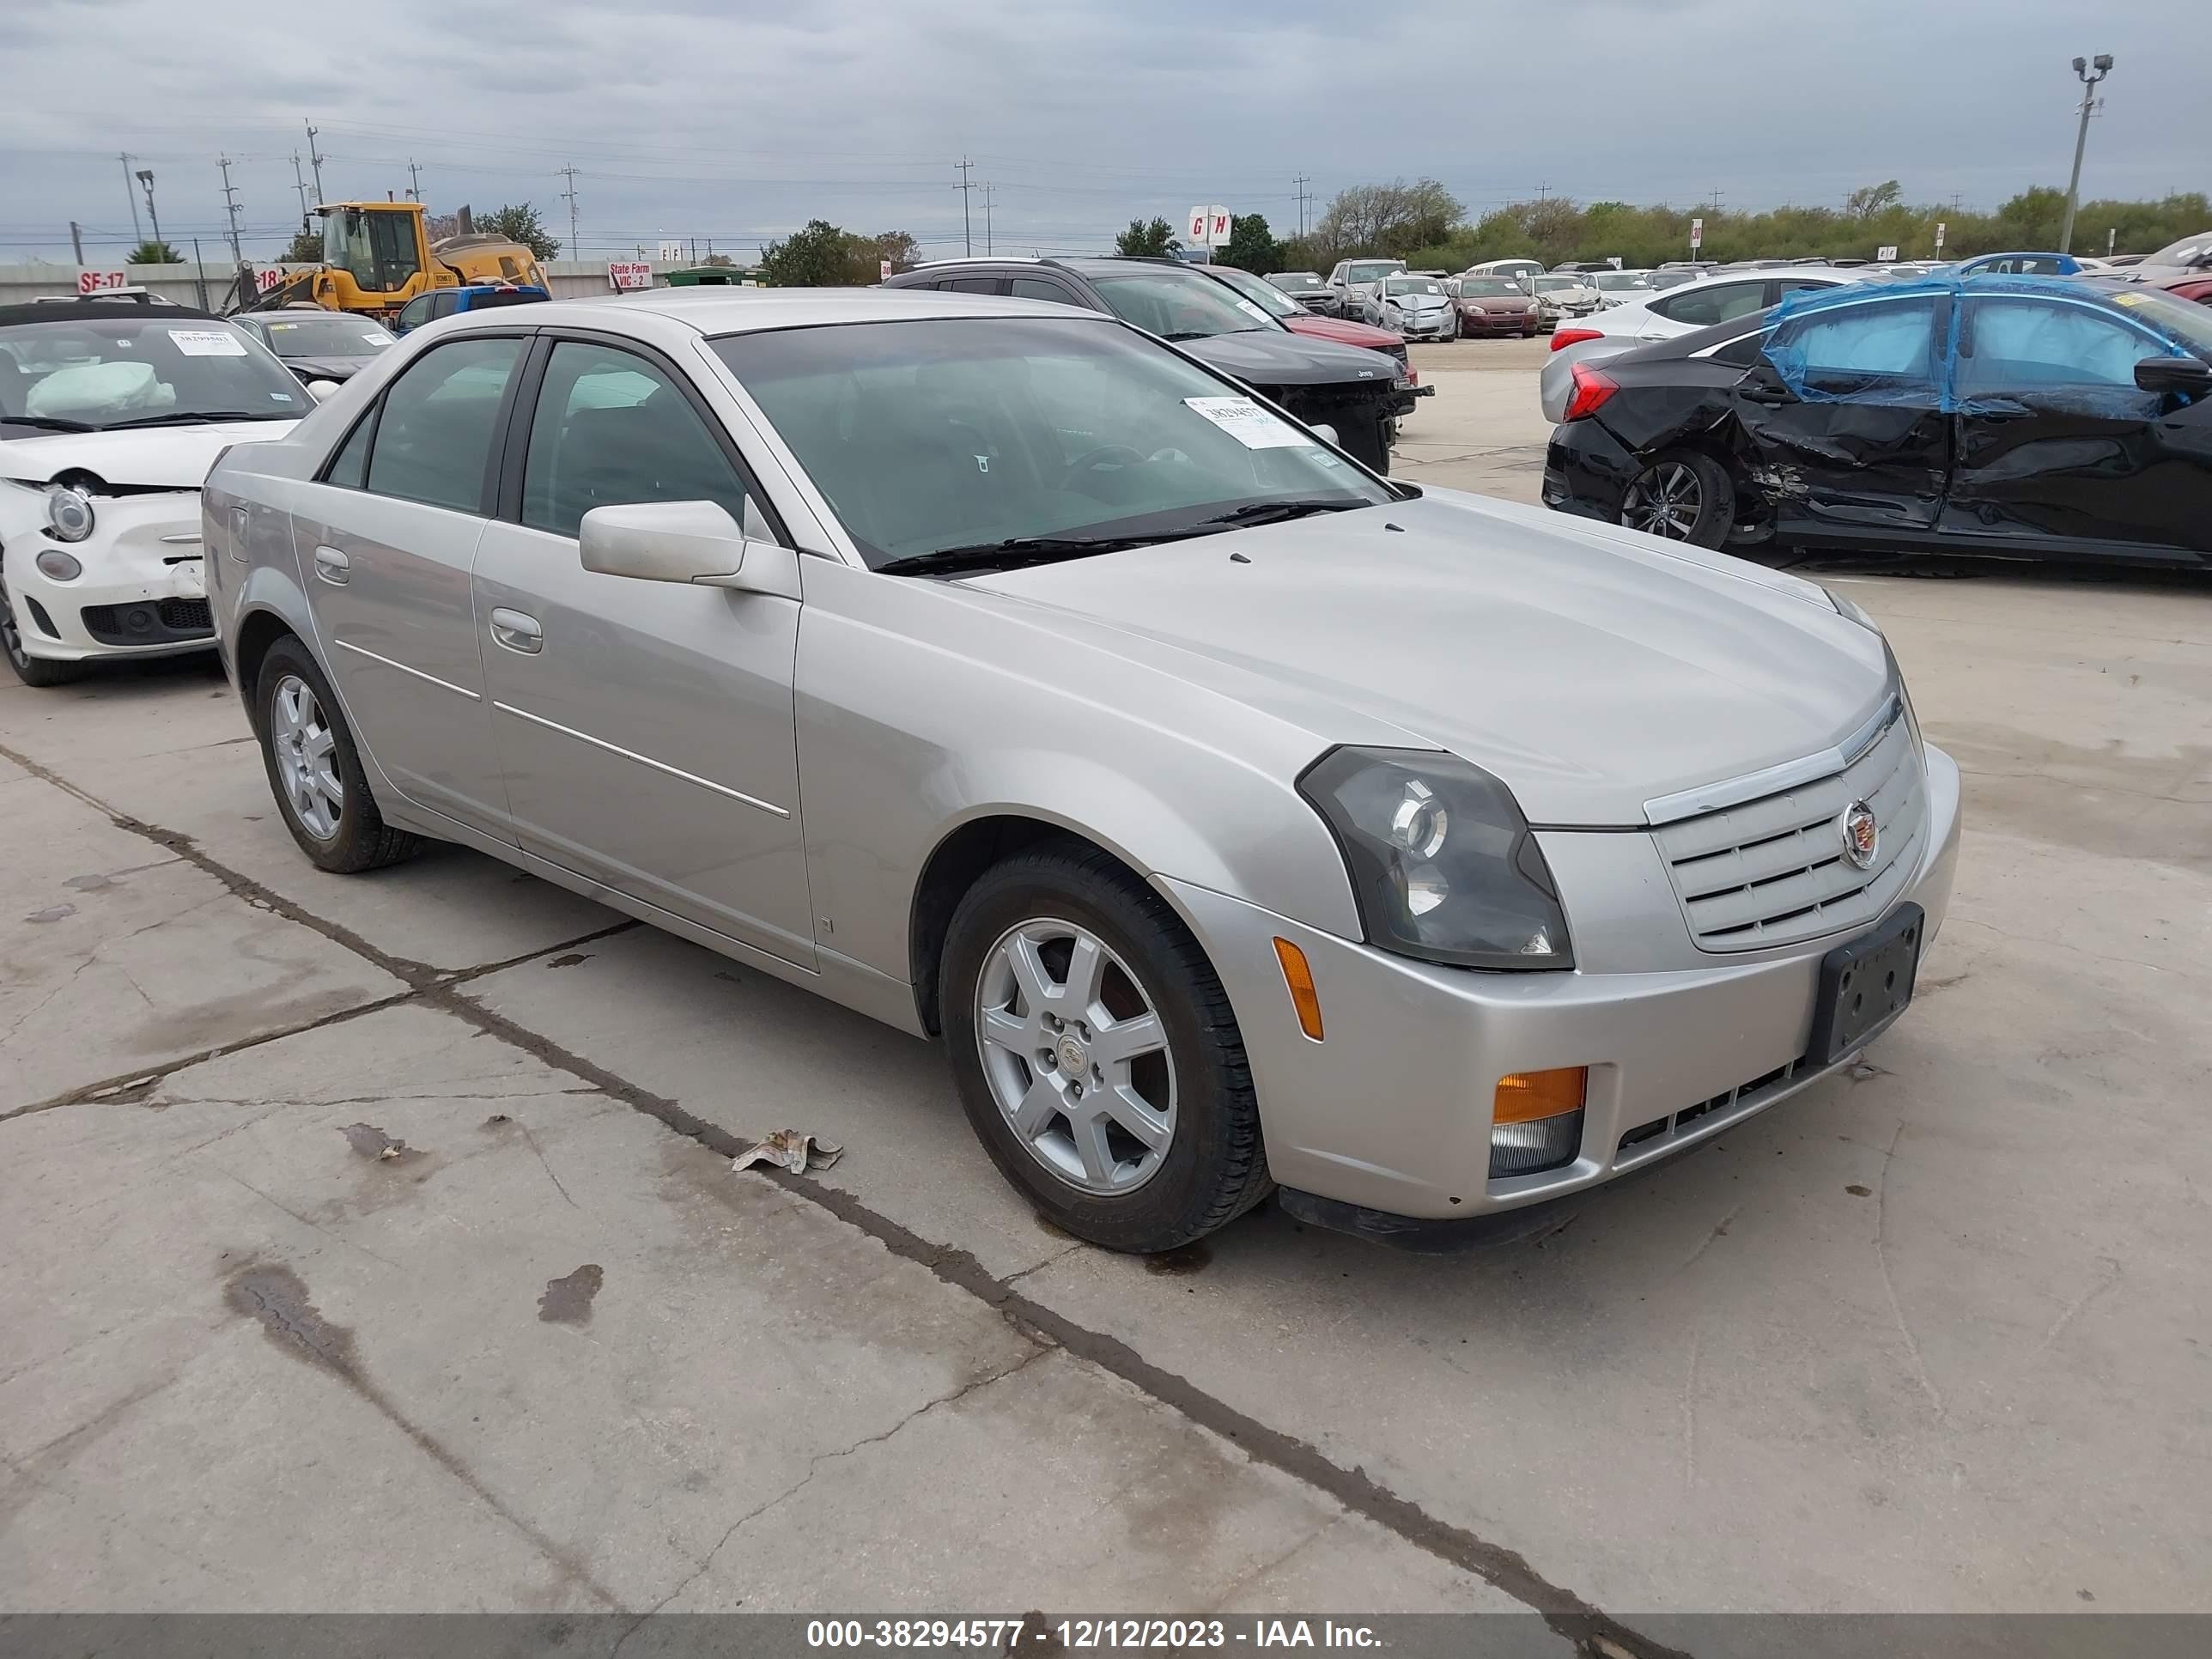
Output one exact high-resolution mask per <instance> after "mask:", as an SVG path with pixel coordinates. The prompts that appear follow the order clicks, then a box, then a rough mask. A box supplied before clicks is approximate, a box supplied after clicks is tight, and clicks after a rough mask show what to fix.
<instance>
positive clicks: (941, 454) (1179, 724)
mask: <svg viewBox="0 0 2212 1659" xmlns="http://www.w3.org/2000/svg"><path fill="white" fill-rule="evenodd" d="M1330 438H1331V435H1330V434H1329V433H1328V431H1327V430H1326V428H1316V429H1309V428H1304V427H1302V426H1299V425H1297V424H1296V423H1295V422H1292V421H1291V420H1290V419H1289V418H1288V417H1286V416H1284V415H1283V414H1282V413H1280V412H1279V410H1276V409H1274V408H1273V407H1272V406H1270V405H1269V404H1266V403H1265V402H1264V401H1262V400H1261V399H1259V398H1255V397H1254V396H1253V395H1252V394H1251V392H1249V390H1248V389H1247V388H1245V387H1243V386H1241V385H1240V384H1238V383H1237V382H1234V381H1231V380H1225V379H1223V378H1222V377H1220V376H1219V375H1218V374H1215V373H1214V372H1212V370H1210V369H1208V368H1205V367H1203V366H1202V365H1200V364H1199V363H1197V362H1194V361H1193V360H1192V359H1191V358H1189V357H1188V356H1184V355H1182V353H1180V352H1178V351H1177V350H1176V349H1174V348H1173V347H1172V346H1171V345H1170V344H1167V343H1163V342H1161V341H1159V340H1157V339H1155V338H1153V337H1151V336H1149V335H1146V334H1143V333H1140V332H1139V331H1135V330H1133V329H1131V328H1129V327H1128V326H1127V325H1123V324H1121V323H1120V322H1118V321H1116V320H1115V319H1112V318H1110V317H1106V316H1103V315H1098V314H1095V313H1089V312H1075V311H1072V310H1068V309H1065V308H1062V307H1054V306H1051V305H1048V304H1043V303H1033V302H1030V301H1019V300H995V299H989V298H983V297H978V296H969V295H946V294H933V293H927V292H918V291H915V290H912V289H908V290H901V291H896V292H890V291H884V290H872V291H852V290H848V291H820V290H817V291H794V292H753V291H748V292H744V293H739V294H735V295H732V293H731V292H730V291H729V290H726V289H708V290H695V291H687V292H678V293H670V292H666V291H663V292H659V293H653V294H650V295H634V296H628V297H624V298H623V299H621V300H619V301H604V302H601V301H585V302H562V303H556V304H551V305H544V306H536V307H530V308H528V309H527V310H508V311H494V312H489V313H476V314H473V315H465V316H461V317H456V318H453V319H450V320H448V321H445V322H441V323H437V324H434V325H431V326H429V327H427V328H423V329H421V330H418V331H416V332H415V333H413V334H411V335H410V336H409V337H408V338H407V339H406V341H405V342H404V343H402V344H401V345H400V346H398V347H397V348H395V349H392V350H391V351H389V352H386V353H385V354H384V355H383V356H380V358H378V359H377V360H376V362H374V364H373V365H372V366H371V367H369V368H367V369H365V370H364V371H363V372H362V373H361V374H358V375H356V377H355V378H354V379H353V380H351V381H350V382H349V384H348V385H347V386H345V387H344V389H343V390H342V391H340V392H337V393H336V394H335V395H333V396H332V397H331V399H330V401H329V402H327V403H325V404H323V405H322V406H321V407H320V408H319V409H318V410H315V411H314V412H313V414H312V415H311V416H309V417H308V418H307V420H305V421H303V422H301V424H300V426H299V427H298V428H296V429H295V431H294V432H293V433H292V434H291V435H289V436H288V437H286V438H284V439H283V440H281V441H277V442H274V443H268V444H255V445H251V446H243V447H238V448H235V449H233V450H231V451H230V452H229V453H228V455H226V456H225V457H224V458H223V459H222V461H221V462H220V463H219V464H218V465H217V466H216V469H215V471H214V473H213V475H212V476H211V477H210V479H209V481H208V486H207V489H206V492H205V496H204V501H205V515H206V522H205V537H206V543H207V546H208V549H209V557H208V561H207V562H208V583H209V588H210V594H211V597H212V599H213V602H214V605H215V611H216V619H217V623H218V627H219V630H220V636H221V642H222V651H223V655H224V659H225V661H226V663H227V664H228V669H229V672H230V675H231V678H232V679H233V681H234V684H236V686H237V688H238V690H239V693H240V696H241V698H242V699H243V700H244V702H245V705H246V711H247V713H248V715H249V717H250V718H251V720H252V726H253V730H254V732H255V733H256V735H257V736H258V738H259V740H260V742H261V744H262V746H263V750H264V757H265V759H266V761H267V765H268V772H269V779H270V785H271V787H272V788H273V790H274V791H275V794H276V800H277V803H278V805H280V806H281V808H282V809H283V814H284V817H285V821H286V822H287V823H288V824H289V826H290V828H291V830H292V833H293V835H294V836H295V838H296V840H297V841H298V842H299V845H300V847H301V850H302V851H303V852H304V853H305V854H307V857H308V858H309V859H311V860H313V862H314V863H315V864H316V865H318V866H320V867H321V868H323V869H325V870H331V871H340V872H352V871H362V870H368V869H372V868H374V867H375V866H380V865H384V864H388V863H390V862H392V860H397V859H399V858H402V857H404V856H405V855H406V854H408V853H410V851H412V850H413V849H414V848H416V847H417V846H418V845H419V844H420V842H421V841H422V839H423V838H425V837H431V838H435V839H438V840H441V841H451V842H461V843H463V844H464V845H466V846H470V847H473V848H477V849H479V850H480V851H483V852H486V853H489V854H492V855H494V856H495V857H497V858H501V859H504V860H507V861H508V862H509V863H512V864H515V865H518V866H521V867H522V868H524V869H526V870H528V871H531V872H533V873H535V874H537V875H539V876H541V877H544V878H546V879H548V880H550V881H554V882H558V883H560V884H562V885H563V886H566V887H569V888H572V889H574V890H576V891H578V892H580V893H584V894H587V895H589V896H592V897H594V898H597V899H599V900H601V901H603V902H605V903H607V904H610V905H612V906H614V907H616V908H619V909H622V910H624V911H627V912H629V914H630V915H635V916H639V917H642V918H644V919H645V920H647V921H651V922H653V923H654V924H656V925H658V926H659V927H665V928H668V929H669V930H671V932H674V933H679V934H682V935H683V936H684V937H685V938H687V939H693V940H696V941H697V942H699V943H700V944H702V945H707V946H708V947H710V948H711V949H714V950H715V951H721V952H724V953H726V954H727V955H729V956H731V957H736V958H738V959H739V960H741V961H744V962H747V963H751V964H753V965H754V966H756V967H758V968H760V969H763V970H764V971H766V972H768V973H771V974H774V975H778V976H780V977H781V978H783V979H786V980H789V981H793V982H794V983H796V984H799V985H804V986H806V987H811V988H812V989H815V990H817V991H819V992H820V993H822V994H823V995H825V996H828V997H830V998H833V999H835V1000H836V1001H838V1002H841V1003H843V1004H845V1005H847V1006H849V1007H852V1008H854V1009H857V1010H859V1011H860V1012H863V1013H866V1014H868V1015H871V1016H872V1017H874V1018H877V1019H880V1020H884V1021H885V1022H888V1023H889V1024H893V1025H896V1026H898V1027H900V1028H901V1029H902V1030H907V1031H909V1032H912V1033H914V1034H915V1035H917V1036H934V1037H938V1038H941V1039H942V1041H943V1042H944V1045H945V1051H946V1052H947V1054H949V1055H950V1056H951V1063H952V1068H953V1071H954V1073H955V1074H956V1077H957V1082H958V1086H959V1092H960V1096H961V1098H962V1100H963V1103H964V1106H965V1109H966V1111H967V1113H968V1115H969V1119H970V1120H971V1121H972V1123H973V1125H974V1127H975V1132H976V1134H977V1136H978V1137H979V1138H980V1139H981V1141H982V1143H983V1146H984V1148H985V1149H986V1150H987V1152H989V1153H990V1155H991V1157H992V1158H993V1159H994V1160H995V1161H996V1163H997V1164H998V1165H999V1168H1000V1170H1001V1171H1003V1172H1004V1174H1005V1175H1006V1178H1007V1179H1008V1180H1009V1181H1011V1182H1012V1183H1013V1184H1014V1185H1015V1187H1016V1188H1018V1189H1019V1190H1020V1191H1021V1193H1022V1194H1024V1196H1025V1197H1026V1198H1027V1199H1028V1200H1030V1202H1031V1203H1032V1204H1034V1205H1035V1206H1036V1207H1037V1208H1038V1209H1039V1210H1041V1211H1042V1212H1043V1213H1044V1214H1046V1215H1047V1216H1048V1218H1050V1219H1052V1220H1053V1221H1054V1222H1056V1223H1057V1224H1058V1225H1060V1226H1062V1227H1065V1228H1066V1229H1067V1230H1069V1231H1072V1232H1073V1233H1076V1234H1078V1235H1079V1236H1081V1237H1085V1238H1086V1239H1090V1240H1092V1241H1095V1242H1097V1243H1101V1244H1103V1245H1108V1246H1110V1247H1113V1248H1115V1249H1127V1250H1161V1249H1170V1248H1173V1247H1175V1246H1177V1245H1180V1244H1182V1243H1187V1242H1188V1241H1189V1240H1192V1239H1194V1238H1196V1237H1199V1236H1200V1235H1202V1234H1204V1233H1206V1232H1207V1231H1210V1230H1212V1229H1213V1228H1217V1227H1219V1226H1221V1225H1224V1224H1225V1223H1226V1222H1228V1221H1229V1220H1231V1218H1234V1217H1236V1216H1237V1215H1238V1214H1239V1213H1241V1212H1243V1211H1245V1210H1247V1209H1249V1208H1250V1207H1251V1206H1253V1205H1254V1204H1255V1203H1257V1202H1259V1201H1260V1200H1261V1199H1262V1198H1263V1197H1264V1196H1266V1195H1267V1194H1268V1193H1270V1192H1271V1191H1273V1192H1276V1193H1277V1194H1278V1197H1279V1201H1280V1202H1281V1203H1282V1204H1283V1205H1284V1206H1285V1208H1286V1209H1288V1210H1289V1211H1291V1212H1292V1213H1295V1214H1297V1215H1300V1216H1303V1217H1305V1218H1310V1219H1311V1220H1314V1221H1316V1222H1318V1223H1320V1224H1322V1225H1329V1226H1334V1227H1340V1228H1345V1229H1348V1230H1350V1231H1357V1232H1361V1233H1364V1234H1367V1235H1370V1236H1373V1237H1389V1238H1393V1239H1395V1240H1397V1241H1399V1242H1401V1243H1412V1244H1416V1245H1425V1244H1433V1243H1438V1242H1440V1241H1443V1242H1448V1241H1449V1240H1451V1239H1453V1238H1455V1237H1468V1236H1480V1235H1484V1234H1490V1235H1495V1234H1496V1233H1498V1231H1506V1230H1510V1228H1511V1227H1513V1226H1514V1225H1518V1224H1520V1223H1522V1222H1524V1221H1525V1217H1521V1216H1516V1215H1509V1214H1507V1213H1505V1212H1522V1211H1525V1210H1527V1209H1528V1206H1534V1205H1536V1204H1538V1203H1541V1202H1543V1201H1545V1200H1553V1199H1557V1198H1559V1197H1561V1196H1563V1195H1565V1194H1571V1193H1575V1192H1577V1191H1579V1190H1582V1189H1584V1188H1589V1187H1591V1186H1594V1185H1595V1184H1598V1183H1600V1182H1605V1181H1607V1180H1609V1179H1611V1178H1612V1177H1613V1176H1617V1175H1620V1174H1621V1173H1622V1172H1624V1171H1626V1170H1632V1169H1636V1168H1638V1167H1639V1166H1642V1165H1644V1164H1649V1163H1650V1162H1652V1161H1653V1160H1655V1159H1659V1158H1665V1157H1667V1156H1668V1155H1669V1154H1671V1153H1674V1152H1680V1151H1681V1150H1683V1149H1684V1148H1686V1147H1687V1146H1692V1145H1695V1144H1696V1143H1698V1142H1699V1141H1701V1140H1704V1139H1708V1138H1709V1137H1711V1136H1712V1135H1714V1134H1717V1133H1719V1132H1721V1131H1722V1130H1723V1129H1724V1128H1726V1127H1728V1126H1729V1125H1730V1124H1732V1123H1736V1122H1739V1121H1741V1120H1742V1119H1744V1118H1745V1117H1747V1116H1748V1115H1751V1114H1752V1113H1754V1112H1759V1111H1761V1110H1764V1109H1766V1108H1767V1107H1769V1106H1771V1105H1773V1104H1775V1103H1777V1102H1778V1101H1781V1100H1783V1099H1784V1098H1786V1097H1789V1096H1790V1095H1791V1094H1793V1093H1795V1092H1796V1091H1799V1090H1802V1089H1803V1088H1804V1087H1806V1086H1807V1085H1808V1084H1810V1083H1812V1082H1813V1081H1814V1080H1815V1079H1819V1078H1820V1077H1822V1076H1824V1075H1825V1074H1826V1073H1829V1072H1831V1071H1832V1070H1834V1069H1836V1068H1837V1067H1838V1066H1842V1065H1844V1064H1845V1063H1847V1062H1849V1061H1850V1060H1851V1059H1852V1058H1853V1057H1854V1056H1855V1055H1857V1054H1858V1053H1859V1051H1860V1050H1861V1049H1863V1048H1864V1047H1865V1045H1866V1044H1867V1043H1868V1042H1869V1040H1871V1039H1872V1038H1873V1037H1874V1036H1876V1035H1877V1034H1878V1033H1879V1032H1881V1030H1883V1029H1884V1028H1885V1027H1886V1026H1887V1024H1889V1023H1890V1022H1891V1021H1892V1020H1893V1019H1894V1018H1897V1017H1898V1015H1899V1012H1901V1011H1902V1010H1903V1008H1904V1007H1905V1003H1906V1001H1907V1000H1908V999H1909V998H1910V997H1911V992H1912V986H1913V977H1914V972H1915V969H1916V967H1917V963H1918V962H1919V959H1920V957H1921V955H1922V953H1923V951H1925V950H1926V948H1927V946H1928V944H1929V940H1930V939H1932V937H1933V936H1934V933H1935V931H1936V927H1937V926H1938V924H1939V923H1940V922H1941V921H1942V915H1943V912H1944V909H1945V908H1946V905H1947V903H1948V899H1949V896H1950V891H1951V884H1952V874H1953V869H1954V863H1955V860H1956V856H1957V849H1958V842H1959V775H1958V769H1957V768H1956V767H1955V766H1954V764H1953V763H1952V762H1951V760H1950V759H1949V757H1947V756H1945V755H1944V754H1943V753H1942V751H1941V750H1936V749H1933V748H1930V747H1929V746H1928V745H1927V744H1924V743H1923V741H1922V739H1921V736H1920V732H1919V730H1918V727H1917V725H1916V723H1915V720H1914V716H1913V713H1912V708H1911V702H1909V700H1908V699H1907V697H1906V696H1905V687H1904V685H1903V684H1902V683H1901V681H1900V680H1899V675H1898V671H1897V665H1896V663H1895V661H1894V660H1893V658H1892V657H1891V655H1890V653H1889V651H1888V650H1887V647H1886V646H1885V644H1884V642H1883V641H1882V638H1881V635H1880V633H1879V632H1877V631H1876V629H1875V627H1874V625H1873V624H1872V623H1871V622H1870V621H1869V619H1868V618H1867V617H1865V616H1864V614H1863V613H1862V612H1860V611H1858V610H1857V607H1855V606H1852V605H1848V604H1843V605H1838V602H1836V601H1833V600H1832V599H1830V597H1829V596H1828V595H1827V594H1826V592H1823V591H1822V590H1821V589H1820V588H1819V587H1817V586H1813V585H1811V584H1809V583H1807V582H1804V581H1801V580H1796V578H1793V577H1790V576H1788V575H1783V574H1774V573H1772V572H1770V571H1766V570H1764V569H1761V568H1757V567H1755V566H1753V565H1749V564H1745V563H1741V562H1737V561H1735V560H1732V559H1729V558H1727V557H1724V556H1721V555H1719V554H1715V553H1707V552H1704V551H1702V550H1698V549H1695V548H1690V547H1686V546H1684V545H1682V544H1677V543H1668V542H1660V541H1656V540H1653V539H1650V538H1646V537H1644V536H1641V535H1638V534H1636V533H1634V532H1628V531H1625V530H1618V529H1613V528H1611V527H1608V526H1600V525H1596V524H1592V523H1584V522H1582V521H1580V520H1563V519H1560V518H1559V517H1558V516H1557V515H1555V514H1551V513H1544V512H1541V511H1540V510H1537V509H1534V508H1523V507H1516V506H1510V505H1506V504H1504V503H1500V502H1498V501H1487V500H1483V499H1480V498H1478V497H1474V496H1471V495H1459V494H1455V493H1453V492H1450V491H1444V490H1427V491H1423V490H1421V489H1418V488H1416V487H1412V486H1408V485H1406V484H1403V483H1389V482H1386V481H1384V480H1383V479H1381V478H1378V477H1374V476H1373V475H1371V474H1370V473H1369V472H1367V471H1364V470H1363V469H1362V468H1361V467H1360V466H1359V465H1357V464H1355V463H1354V462H1353V461H1352V460H1351V459H1349V458H1347V457H1346V455H1344V454H1343V453H1340V451H1339V450H1338V449H1337V448H1336V447H1334V444H1333V443H1332V442H1331V441H1330Z"/></svg>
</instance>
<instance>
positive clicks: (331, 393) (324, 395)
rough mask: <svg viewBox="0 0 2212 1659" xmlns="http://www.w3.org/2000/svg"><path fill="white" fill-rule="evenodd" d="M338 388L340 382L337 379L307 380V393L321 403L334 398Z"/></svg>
mask: <svg viewBox="0 0 2212 1659" xmlns="http://www.w3.org/2000/svg"><path fill="white" fill-rule="evenodd" d="M337 389H338V383H337V381H336V380H310V381H308V382H307V395H308V396H309V397H310V398H313V399H314V400H315V401H316V402H317V403H319V404H326V403H328V402H330V400H331V398H334V397H336V396H337Z"/></svg>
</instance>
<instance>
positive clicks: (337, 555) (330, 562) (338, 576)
mask: <svg viewBox="0 0 2212 1659" xmlns="http://www.w3.org/2000/svg"><path fill="white" fill-rule="evenodd" d="M315 577H316V580H319V581H326V582H329V583H331V585H332V586H337V587H343V586H345V585H346V583H347V582H348V581H349V580H352V577H353V561H352V560H351V559H349V558H348V557H346V556H345V555H344V554H343V553H341V552H339V551H338V550H337V549H336V548H335V547H319V548H317V549H316V550H315Z"/></svg>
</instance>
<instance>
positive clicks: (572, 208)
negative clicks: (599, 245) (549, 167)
mask: <svg viewBox="0 0 2212 1659" xmlns="http://www.w3.org/2000/svg"><path fill="white" fill-rule="evenodd" d="M560 171H561V175H562V177H563V178H565V179H568V189H566V190H564V191H562V192H561V194H562V196H564V197H567V198H568V251H569V254H570V257H571V258H573V257H574V254H575V251H576V164H575V163H574V161H571V162H570V163H568V166H567V167H562V169H561V170H560Z"/></svg>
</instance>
